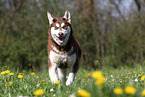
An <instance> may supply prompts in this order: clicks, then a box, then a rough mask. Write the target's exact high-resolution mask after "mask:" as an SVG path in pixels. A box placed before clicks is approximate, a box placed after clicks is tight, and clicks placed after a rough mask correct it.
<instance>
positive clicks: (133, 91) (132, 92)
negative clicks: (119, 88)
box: [125, 86, 136, 95]
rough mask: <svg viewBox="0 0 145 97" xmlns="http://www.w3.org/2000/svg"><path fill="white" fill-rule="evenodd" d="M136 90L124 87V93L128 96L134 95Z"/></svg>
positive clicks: (131, 87)
mask: <svg viewBox="0 0 145 97" xmlns="http://www.w3.org/2000/svg"><path fill="white" fill-rule="evenodd" d="M135 92H136V90H135V88H134V87H133V86H126V87H125V93H126V94H130V95H133V94H135Z"/></svg>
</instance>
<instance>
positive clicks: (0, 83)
mask: <svg viewBox="0 0 145 97" xmlns="http://www.w3.org/2000/svg"><path fill="white" fill-rule="evenodd" d="M144 70H145V66H140V65H136V66H134V67H132V68H128V67H122V68H118V69H114V68H104V69H99V70H97V71H94V70H90V71H87V70H84V69H80V70H79V72H78V74H77V76H76V79H75V82H74V83H73V84H72V85H71V86H63V85H62V84H61V82H56V84H53V85H52V84H51V82H50V79H49V76H48V71H42V72H35V71H34V72H32V71H23V72H20V71H19V70H17V71H13V70H10V68H9V67H8V66H5V67H2V68H1V74H0V88H1V89H0V97H23V96H29V97H32V96H40V97H53V96H55V97H79V96H80V97H87V96H88V97H89V96H90V97H141V96H145V91H143V90H144V88H145V84H144V83H145V82H144V78H145V77H144V76H143V75H145V72H144Z"/></svg>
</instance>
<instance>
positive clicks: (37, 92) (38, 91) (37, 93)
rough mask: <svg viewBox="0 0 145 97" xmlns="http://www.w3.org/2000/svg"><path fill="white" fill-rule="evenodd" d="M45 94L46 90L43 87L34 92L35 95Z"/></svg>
mask: <svg viewBox="0 0 145 97" xmlns="http://www.w3.org/2000/svg"><path fill="white" fill-rule="evenodd" d="M43 94H44V90H43V89H38V90H36V91H35V92H34V95H35V96H40V95H43Z"/></svg>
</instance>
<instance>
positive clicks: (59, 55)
mask: <svg viewBox="0 0 145 97" xmlns="http://www.w3.org/2000/svg"><path fill="white" fill-rule="evenodd" d="M49 58H50V61H51V63H52V64H56V65H59V64H61V63H63V62H65V63H67V64H68V66H70V65H73V64H74V63H75V61H76V53H72V54H71V50H70V51H69V52H64V53H63V52H59V51H54V50H51V51H50V53H49Z"/></svg>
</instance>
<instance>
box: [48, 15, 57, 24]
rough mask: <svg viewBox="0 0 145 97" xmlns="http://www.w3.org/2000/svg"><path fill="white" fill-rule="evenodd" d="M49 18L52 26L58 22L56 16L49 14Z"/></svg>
mask: <svg viewBox="0 0 145 97" xmlns="http://www.w3.org/2000/svg"><path fill="white" fill-rule="evenodd" d="M47 17H48V20H49V24H52V23H54V22H56V21H57V20H56V18H55V17H54V16H52V15H51V14H50V13H49V12H47Z"/></svg>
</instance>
